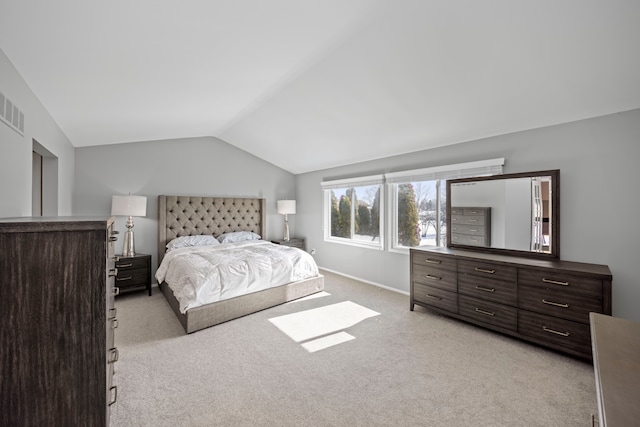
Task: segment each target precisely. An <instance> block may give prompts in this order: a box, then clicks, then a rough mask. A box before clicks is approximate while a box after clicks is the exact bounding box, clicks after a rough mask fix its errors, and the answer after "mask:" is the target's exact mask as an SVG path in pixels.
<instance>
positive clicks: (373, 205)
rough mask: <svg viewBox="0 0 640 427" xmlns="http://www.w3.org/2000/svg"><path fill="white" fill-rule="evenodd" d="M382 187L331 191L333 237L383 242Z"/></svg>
mask: <svg viewBox="0 0 640 427" xmlns="http://www.w3.org/2000/svg"><path fill="white" fill-rule="evenodd" d="M380 188H381V185H369V186H362V187H349V188H340V189H332V190H327V191H330V203H331V213H330V221H331V227H330V229H331V235H330V236H331V237H337V238H343V239H350V240H354V241H357V242H361V243H367V242H375V243H376V244H377V245H379V243H380Z"/></svg>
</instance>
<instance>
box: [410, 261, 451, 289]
mask: <svg viewBox="0 0 640 427" xmlns="http://www.w3.org/2000/svg"><path fill="white" fill-rule="evenodd" d="M411 280H413V281H414V282H416V283H420V284H423V285H427V286H434V287H436V288H441V289H445V290H448V291H451V292H456V291H457V290H458V273H456V271H455V270H453V271H452V270H442V269H439V268H433V267H429V266H426V265H414V266H413V275H412V276H411Z"/></svg>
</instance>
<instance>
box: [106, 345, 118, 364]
mask: <svg viewBox="0 0 640 427" xmlns="http://www.w3.org/2000/svg"><path fill="white" fill-rule="evenodd" d="M119 358H120V352H119V351H118V349H117V348H116V347H113V348H110V349H109V360H107V363H116V362H117V361H118V359H119Z"/></svg>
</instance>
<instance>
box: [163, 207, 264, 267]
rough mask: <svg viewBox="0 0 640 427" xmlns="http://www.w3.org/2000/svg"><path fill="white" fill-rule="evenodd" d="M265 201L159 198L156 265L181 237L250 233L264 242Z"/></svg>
mask: <svg viewBox="0 0 640 427" xmlns="http://www.w3.org/2000/svg"><path fill="white" fill-rule="evenodd" d="M266 218H267V208H266V200H265V199H256V198H232V197H198V196H158V265H160V262H161V261H162V258H163V257H164V253H165V246H166V245H167V243H169V242H170V241H171V240H172V239H174V238H176V237H180V236H194V235H202V234H206V235H213V236H216V237H217V236H219V235H220V234H222V233H229V232H232V231H253V232H254V233H258V234H259V235H261V236H262V238H263V239H266V230H265V228H266V223H267V221H266Z"/></svg>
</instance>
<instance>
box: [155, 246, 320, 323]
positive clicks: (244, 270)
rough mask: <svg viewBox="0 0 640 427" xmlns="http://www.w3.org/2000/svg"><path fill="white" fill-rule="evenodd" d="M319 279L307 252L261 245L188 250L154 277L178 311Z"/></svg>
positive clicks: (172, 256)
mask: <svg viewBox="0 0 640 427" xmlns="http://www.w3.org/2000/svg"><path fill="white" fill-rule="evenodd" d="M317 275H318V266H317V265H316V263H315V261H314V260H313V258H312V257H311V255H309V254H308V253H307V252H304V251H301V250H300V249H296V248H292V247H289V246H283V245H276V244H273V243H270V242H267V241H264V240H251V241H244V242H237V243H225V244H223V245H218V246H192V247H187V248H181V249H174V250H172V251H170V252H168V253H166V254H165V256H164V258H163V259H162V263H161V264H160V267H159V268H158V270H157V271H156V279H158V283H161V282H162V281H164V282H166V283H167V284H168V285H169V287H170V288H171V289H172V290H173V294H174V295H175V296H176V298H177V300H178V302H179V303H180V311H181V312H182V313H185V312H186V311H187V310H188V309H190V308H193V307H198V306H201V305H204V304H208V303H212V302H216V301H221V300H224V299H228V298H233V297H236V296H239V295H244V294H248V293H251V292H256V291H260V290H262V289H267V288H271V287H276V286H280V285H285V284H287V283H290V282H295V281H298V280H302V279H307V278H310V277H315V276H317Z"/></svg>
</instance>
